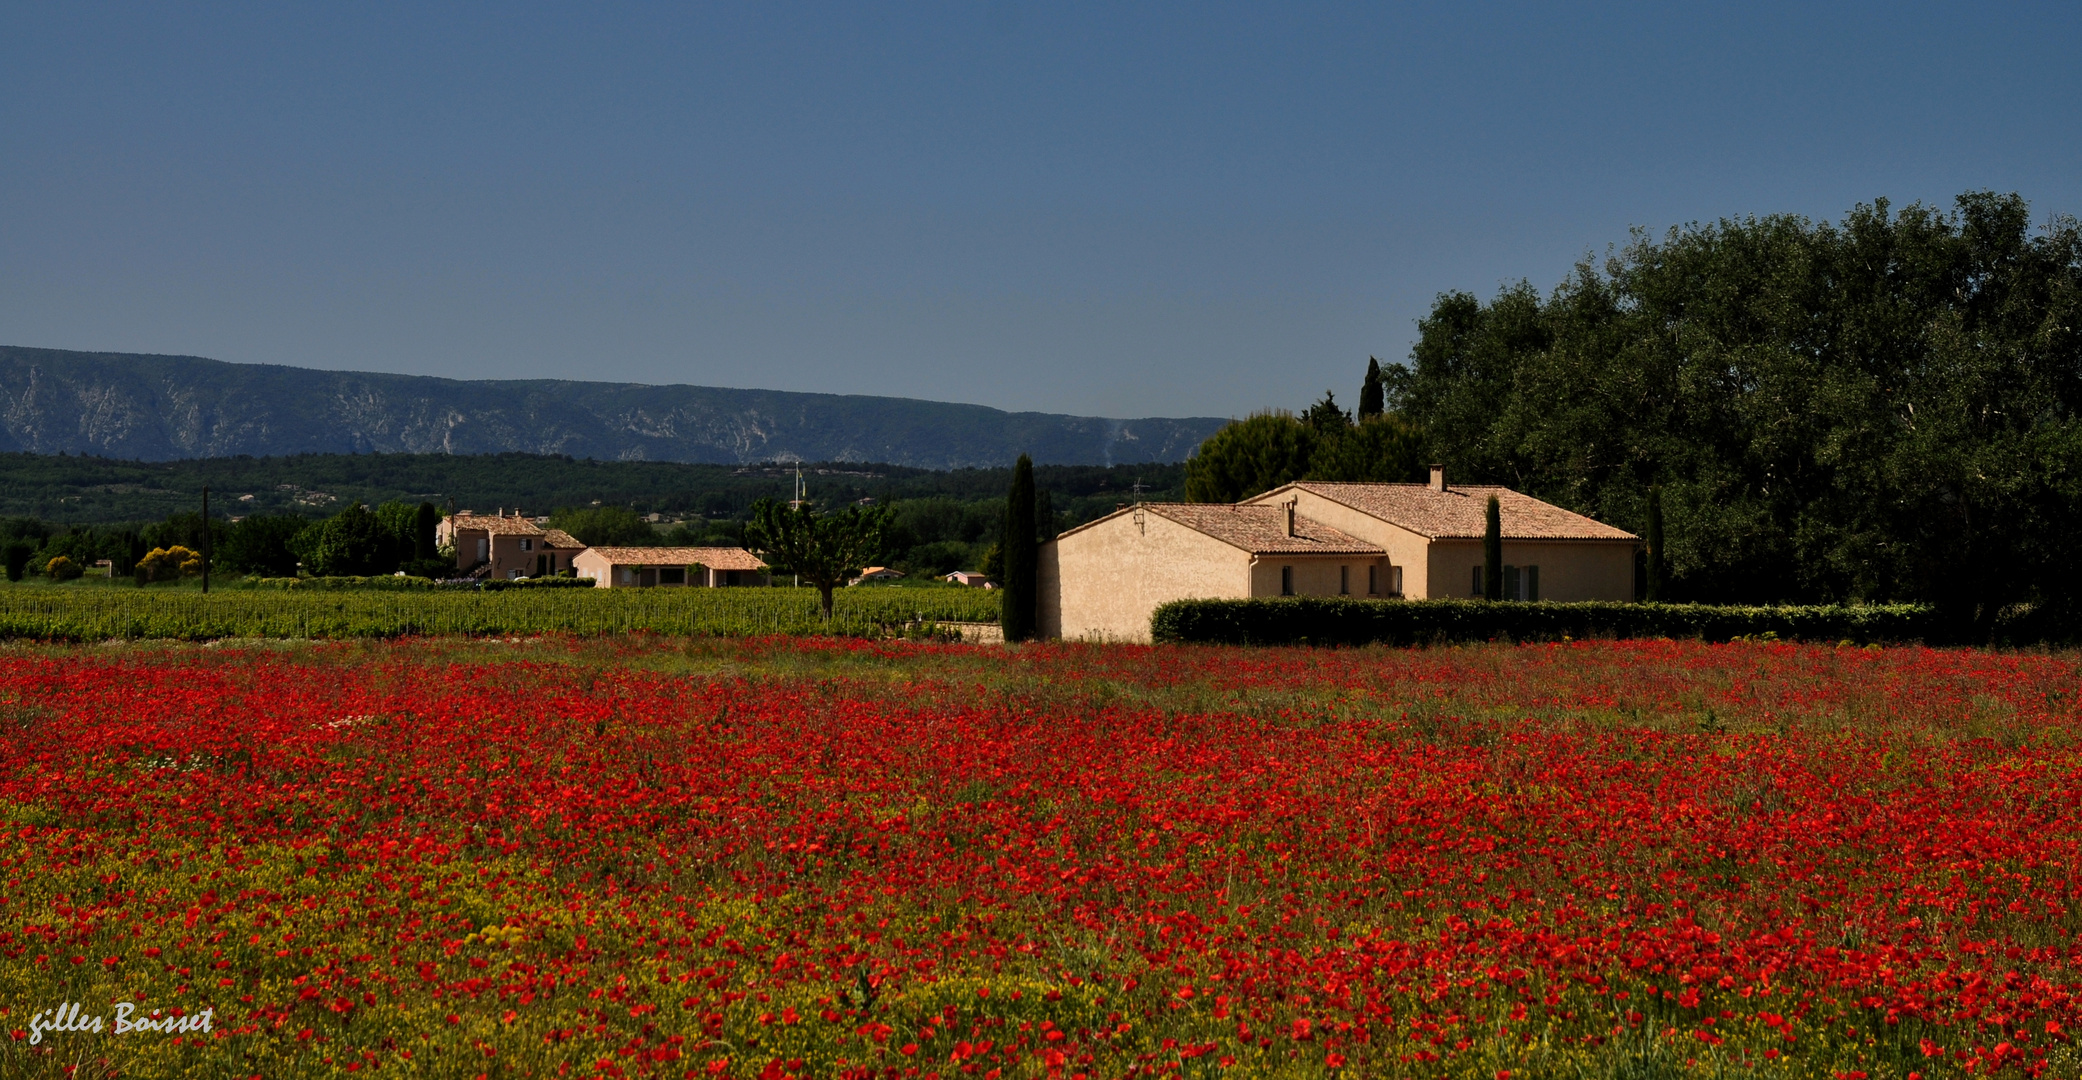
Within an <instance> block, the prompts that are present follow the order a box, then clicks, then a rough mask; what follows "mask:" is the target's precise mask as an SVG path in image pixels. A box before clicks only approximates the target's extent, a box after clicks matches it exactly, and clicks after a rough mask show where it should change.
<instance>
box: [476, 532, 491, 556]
mask: <svg viewBox="0 0 2082 1080" xmlns="http://www.w3.org/2000/svg"><path fill="white" fill-rule="evenodd" d="M491 557H492V538H491V537H489V536H480V537H478V538H477V561H478V562H483V561H485V560H486V559H489V558H491Z"/></svg>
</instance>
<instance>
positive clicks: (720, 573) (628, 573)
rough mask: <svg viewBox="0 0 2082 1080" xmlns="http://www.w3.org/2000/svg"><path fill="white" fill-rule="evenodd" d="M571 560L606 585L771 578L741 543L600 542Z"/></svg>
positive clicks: (740, 582) (725, 583) (744, 582)
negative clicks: (620, 544)
mask: <svg viewBox="0 0 2082 1080" xmlns="http://www.w3.org/2000/svg"><path fill="white" fill-rule="evenodd" d="M572 563H573V567H574V569H576V571H577V572H578V576H579V577H582V578H590V579H592V581H593V584H594V586H595V587H597V588H602V589H626V588H650V587H654V586H663V585H675V586H691V587H695V588H728V587H732V586H752V585H765V584H768V582H769V577H768V575H767V572H766V564H765V563H763V562H760V561H759V557H758V556H756V555H754V554H752V553H751V552H749V551H746V550H745V549H743V548H731V547H657V548H651V547H640V548H639V547H596V548H587V549H585V550H584V551H582V552H580V553H579V554H578V557H577V558H576V559H574V560H572Z"/></svg>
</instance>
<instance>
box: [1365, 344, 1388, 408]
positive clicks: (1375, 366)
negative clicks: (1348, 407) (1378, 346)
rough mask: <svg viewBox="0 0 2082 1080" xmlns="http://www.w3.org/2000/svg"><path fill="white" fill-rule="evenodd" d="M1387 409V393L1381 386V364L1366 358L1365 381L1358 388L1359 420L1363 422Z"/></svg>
mask: <svg viewBox="0 0 2082 1080" xmlns="http://www.w3.org/2000/svg"><path fill="white" fill-rule="evenodd" d="M1387 409H1388V398H1387V392H1386V390H1385V388H1383V387H1382V385H1381V362H1380V361H1379V360H1376V359H1374V358H1373V357H1371V356H1369V357H1367V358H1366V381H1365V382H1364V383H1361V384H1360V386H1359V419H1360V420H1361V421H1362V422H1363V421H1365V420H1366V418H1367V417H1369V416H1379V415H1381V414H1382V413H1383V412H1386V411H1387Z"/></svg>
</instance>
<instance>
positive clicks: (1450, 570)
mask: <svg viewBox="0 0 2082 1080" xmlns="http://www.w3.org/2000/svg"><path fill="white" fill-rule="evenodd" d="M1491 495H1494V496H1496V498H1497V510H1498V517H1499V518H1500V519H1501V520H1500V524H1501V526H1502V532H1503V539H1504V598H1505V599H1507V600H1622V601H1623V600H1632V599H1634V552H1635V551H1636V550H1637V549H1638V548H1639V547H1640V544H1641V538H1640V537H1638V536H1635V535H1634V534H1633V533H1630V532H1627V531H1626V530H1625V529H1615V528H1613V527H1612V526H1610V525H1607V524H1605V523H1603V522H1601V521H1597V520H1594V519H1592V518H1587V517H1584V516H1583V515H1582V514H1578V513H1574V512H1572V511H1569V510H1564V509H1562V508H1561V507H1559V506H1556V505H1554V504H1552V503H1547V502H1542V501H1540V500H1539V499H1535V498H1533V497H1532V496H1530V495H1523V494H1520V493H1519V492H1516V491H1513V490H1511V489H1510V488H1507V487H1494V486H1490V485H1483V484H1476V485H1470V486H1464V487H1463V486H1452V485H1448V484H1447V483H1446V471H1445V470H1444V469H1443V468H1440V467H1438V466H1433V467H1432V470H1431V482H1430V483H1429V484H1336V483H1325V482H1320V481H1313V480H1304V481H1301V482H1299V483H1293V484H1288V485H1286V486H1284V487H1279V488H1274V489H1273V490H1271V491H1268V492H1266V493H1265V494H1263V495H1260V496H1258V497H1257V498H1254V499H1249V500H1246V502H1247V504H1250V505H1278V504H1282V503H1292V504H1293V505H1294V507H1295V509H1296V511H1297V512H1298V513H1300V514H1302V515H1304V516H1306V517H1309V518H1311V519H1314V520H1316V521H1321V522H1323V523H1325V524H1327V525H1331V526H1334V527H1336V528H1339V529H1343V530H1344V531H1346V532H1348V533H1351V534H1352V535H1354V536H1359V537H1364V538H1365V539H1366V540H1368V541H1371V542H1372V543H1375V544H1379V545H1380V546H1381V547H1382V548H1383V549H1384V550H1385V551H1386V552H1387V554H1388V561H1389V562H1390V563H1392V564H1393V565H1394V567H1395V570H1396V576H1397V577H1398V578H1399V579H1400V581H1401V583H1402V584H1401V587H1400V589H1399V590H1398V591H1399V592H1400V593H1401V594H1402V595H1404V596H1407V597H1409V598H1411V599H1416V600H1422V599H1427V598H1442V597H1455V596H1459V597H1470V596H1480V595H1482V591H1483V590H1482V533H1483V528H1484V525H1485V515H1486V513H1487V510H1488V506H1489V497H1490V496H1491Z"/></svg>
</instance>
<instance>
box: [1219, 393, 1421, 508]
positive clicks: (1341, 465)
mask: <svg viewBox="0 0 2082 1080" xmlns="http://www.w3.org/2000/svg"><path fill="white" fill-rule="evenodd" d="M1425 450H1426V447H1425V441H1424V438H1423V435H1422V433H1421V431H1420V430H1419V429H1418V428H1417V426H1416V425H1415V424H1413V423H1411V422H1410V421H1409V420H1408V419H1407V418H1405V417H1403V416H1400V415H1397V414H1395V413H1384V414H1380V415H1375V416H1369V417H1367V418H1366V419H1364V420H1362V421H1360V422H1358V423H1356V424H1355V423H1353V422H1352V421H1351V419H1350V418H1349V417H1348V416H1347V415H1346V414H1345V412H1344V410H1342V409H1340V408H1338V406H1337V402H1336V400H1335V399H1334V398H1333V397H1332V395H1330V394H1325V395H1323V400H1322V401H1319V402H1317V403H1316V404H1315V405H1313V406H1311V407H1310V408H1309V411H1308V412H1307V413H1305V414H1303V415H1302V416H1300V417H1296V416H1293V415H1291V414H1288V413H1281V412H1266V413H1258V414H1256V415H1254V416H1252V417H1250V418H1249V419H1246V420H1241V421H1237V422H1235V423H1232V424H1229V425H1228V426H1226V427H1224V428H1222V429H1221V430H1220V431H1217V432H1215V433H1214V434H1213V435H1212V436H1210V437H1209V438H1208V439H1207V441H1206V442H1203V443H1201V444H1200V449H1199V450H1198V451H1197V452H1195V454H1194V456H1193V458H1192V459H1191V460H1189V461H1187V462H1186V498H1188V499H1190V500H1192V501H1194V502H1236V501H1237V500H1239V499H1248V498H1250V497H1251V496H1253V495H1257V494H1260V493H1263V492H1267V491H1271V490H1272V489H1273V488H1276V487H1278V486H1280V485H1281V484H1285V483H1290V482H1292V481H1295V480H1347V481H1365V482H1373V483H1407V482H1410V481H1412V480H1415V479H1417V473H1418V472H1419V470H1421V469H1422V468H1423V460H1424V454H1425Z"/></svg>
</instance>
